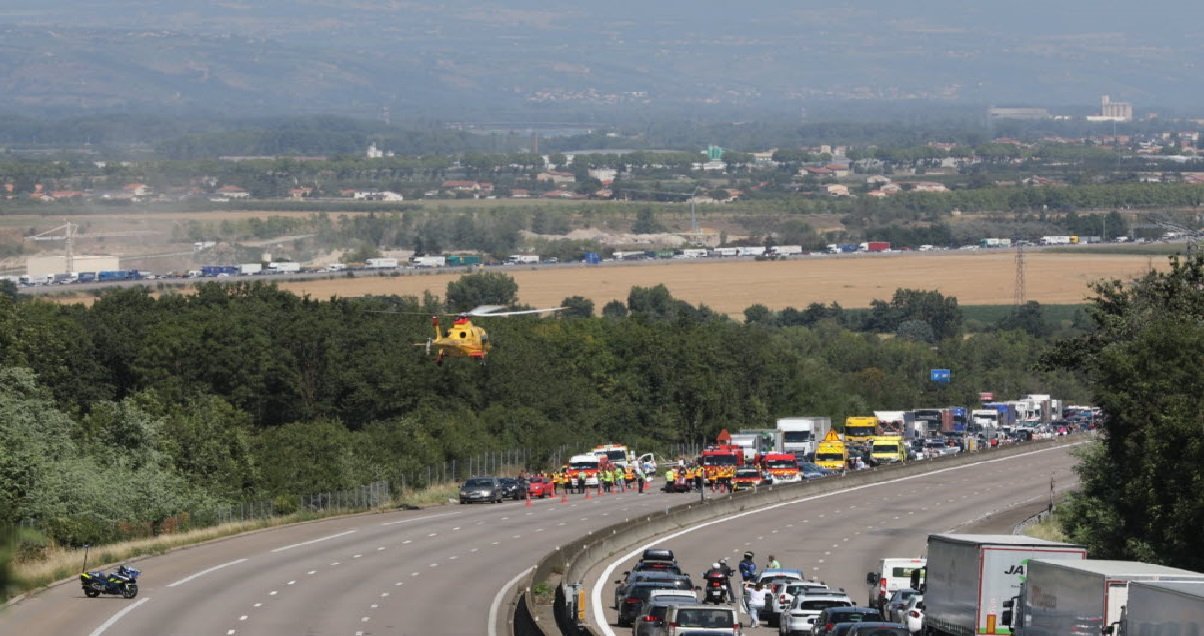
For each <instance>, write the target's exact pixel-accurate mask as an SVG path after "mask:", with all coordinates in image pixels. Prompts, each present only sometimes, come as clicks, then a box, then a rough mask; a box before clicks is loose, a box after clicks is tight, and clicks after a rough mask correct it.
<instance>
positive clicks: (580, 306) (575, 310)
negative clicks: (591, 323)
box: [560, 296, 594, 318]
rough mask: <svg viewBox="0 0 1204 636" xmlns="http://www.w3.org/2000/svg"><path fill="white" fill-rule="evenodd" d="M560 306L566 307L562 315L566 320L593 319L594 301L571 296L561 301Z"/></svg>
mask: <svg viewBox="0 0 1204 636" xmlns="http://www.w3.org/2000/svg"><path fill="white" fill-rule="evenodd" d="M560 306H561V307H564V310H563V311H561V312H560V315H562V316H564V317H565V318H593V316H594V301H592V300H590V299H588V298H585V297H583V296H569V297H568V298H565V299H564V300H562V301H560Z"/></svg>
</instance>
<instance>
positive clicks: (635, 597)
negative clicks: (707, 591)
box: [619, 580, 693, 627]
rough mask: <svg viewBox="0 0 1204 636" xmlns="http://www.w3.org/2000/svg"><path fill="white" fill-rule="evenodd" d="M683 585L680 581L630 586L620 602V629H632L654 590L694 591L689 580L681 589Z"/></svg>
mask: <svg viewBox="0 0 1204 636" xmlns="http://www.w3.org/2000/svg"><path fill="white" fill-rule="evenodd" d="M681 584H682V582H681V581H679V580H672V581H641V582H639V583H633V584H632V585H630V586H629V587H628V588H627V591H626V592H625V593H624V594H623V598H622V599H620V601H619V627H630V626H631V624H632V623H633V622H635V619H636V618H638V617H639V615H640V610H641V609H643V607H644V604H645V603H647V602H648V597H649V595H651V594H652V591H653V590H683V589H685V590H690V589H693V587H691V586H689V580H686V581H685V584H686V585H687V587H680V586H681Z"/></svg>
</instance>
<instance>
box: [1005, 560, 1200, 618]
mask: <svg viewBox="0 0 1204 636" xmlns="http://www.w3.org/2000/svg"><path fill="white" fill-rule="evenodd" d="M1193 580H1194V581H1204V574H1201V573H1199V572H1192V571H1191V570H1181V569H1179V568H1172V567H1167V566H1165V565H1154V564H1151V563H1139V562H1136V561H1103V560H1092V559H1086V560H1083V561H1066V560H1047V559H1033V560H1031V561H1029V562H1028V578H1027V579H1026V580H1025V582H1024V593H1023V594H1022V595H1021V598H1020V602H1019V603H1018V606H1019V611H1017V612H1016V619H1017V620H1016V629H1015V630H1014V633H1015V634H1016V635H1017V636H1056V635H1058V634H1076V633H1078V634H1081V633H1087V634H1102V633H1104V628H1106V627H1108V626H1109V625H1115V624H1118V623H1120V621H1121V618H1122V615H1123V613H1124V611H1125V609H1124V608H1125V606H1126V605H1128V604H1129V582H1130V581H1193ZM1008 618H1009V617H1008V616H1007V615H1006V613H1005V616H1004V622H1005V623H1007V622H1009V621H1008V620H1007V619H1008Z"/></svg>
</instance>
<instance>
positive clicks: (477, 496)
mask: <svg viewBox="0 0 1204 636" xmlns="http://www.w3.org/2000/svg"><path fill="white" fill-rule="evenodd" d="M502 496H503V495H502V484H501V482H499V481H498V479H497V478H496V477H470V478H469V479H468V480H466V481H465V482H464V485H463V486H460V503H462V504H466V503H472V502H474V501H488V502H492V503H502Z"/></svg>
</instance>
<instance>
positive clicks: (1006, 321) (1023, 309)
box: [999, 300, 1053, 338]
mask: <svg viewBox="0 0 1204 636" xmlns="http://www.w3.org/2000/svg"><path fill="white" fill-rule="evenodd" d="M999 328H1000V329H1005V330H1008V329H1019V330H1021V331H1024V332H1025V333H1027V334H1028V335H1030V336H1032V337H1034V338H1045V337H1048V336H1049V335H1050V334H1051V333H1052V332H1053V328H1052V327H1050V325H1049V324H1048V323H1046V322H1045V313H1044V312H1043V311H1042V309H1041V303H1039V302H1037V301H1035V300H1030V301H1028V302H1027V303H1025V304H1024V305H1022V306H1020V307H1017V308H1016V309H1015V311H1013V312H1012V313H1010V314H1008V315H1007V316H1004V317H1003V319H1002V320H1000V321H999Z"/></svg>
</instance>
